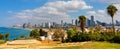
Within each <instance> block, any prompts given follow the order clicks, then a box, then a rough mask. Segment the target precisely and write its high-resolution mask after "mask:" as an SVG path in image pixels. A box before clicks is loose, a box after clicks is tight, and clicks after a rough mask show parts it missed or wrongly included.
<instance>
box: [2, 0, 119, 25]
mask: <svg viewBox="0 0 120 49" xmlns="http://www.w3.org/2000/svg"><path fill="white" fill-rule="evenodd" d="M110 4H114V5H115V6H116V7H117V8H118V9H120V8H119V6H120V1H119V0H115V1H113V0H111V1H110V0H102V1H99V0H89V1H88V0H1V1H0V26H1V27H2V26H12V25H18V24H23V23H28V22H31V23H32V24H35V23H37V24H38V23H42V22H58V23H59V22H60V20H65V21H66V22H69V23H70V22H71V20H72V19H77V18H78V16H80V15H85V16H86V17H87V18H90V16H91V15H94V16H95V20H100V21H102V22H111V19H110V17H109V16H108V15H107V13H106V7H107V6H108V5H110ZM118 13H119V11H118ZM119 15H120V14H116V15H115V16H116V17H115V20H119V17H118V16H119ZM108 20H109V21H108Z"/></svg>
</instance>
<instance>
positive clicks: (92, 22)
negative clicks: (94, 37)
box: [91, 16, 95, 26]
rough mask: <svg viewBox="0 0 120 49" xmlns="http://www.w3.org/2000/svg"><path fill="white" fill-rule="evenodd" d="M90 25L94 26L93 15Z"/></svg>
mask: <svg viewBox="0 0 120 49" xmlns="http://www.w3.org/2000/svg"><path fill="white" fill-rule="evenodd" d="M91 26H95V21H94V16H91Z"/></svg>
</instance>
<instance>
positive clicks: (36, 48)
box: [0, 40, 88, 49]
mask: <svg viewBox="0 0 120 49" xmlns="http://www.w3.org/2000/svg"><path fill="white" fill-rule="evenodd" d="M17 41H19V40H17ZM17 41H14V42H12V43H5V44H2V45H0V49H52V48H55V47H70V46H80V45H84V44H85V43H88V42H76V43H61V44H56V45H48V46H46V45H45V46H43V45H42V44H41V43H40V42H39V41H36V40H30V41H29V40H22V41H21V42H20V41H19V42H20V44H22V42H23V44H24V41H25V42H28V43H27V44H24V45H16V44H18V43H16V42H17ZM31 41H32V43H31ZM33 41H34V43H33ZM14 43H15V45H14ZM9 44H13V45H9ZM40 44H41V45H42V46H40Z"/></svg>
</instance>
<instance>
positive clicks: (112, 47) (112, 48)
mask: <svg viewBox="0 0 120 49" xmlns="http://www.w3.org/2000/svg"><path fill="white" fill-rule="evenodd" d="M54 49H120V44H117V43H109V42H90V43H85V44H84V45H80V46H72V47H57V48H54Z"/></svg>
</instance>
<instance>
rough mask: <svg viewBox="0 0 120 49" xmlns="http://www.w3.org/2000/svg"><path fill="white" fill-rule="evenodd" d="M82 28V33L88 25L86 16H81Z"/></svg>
mask: <svg viewBox="0 0 120 49" xmlns="http://www.w3.org/2000/svg"><path fill="white" fill-rule="evenodd" d="M79 22H80V28H81V30H82V33H83V32H84V27H85V25H86V17H85V16H84V15H81V16H79Z"/></svg>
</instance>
